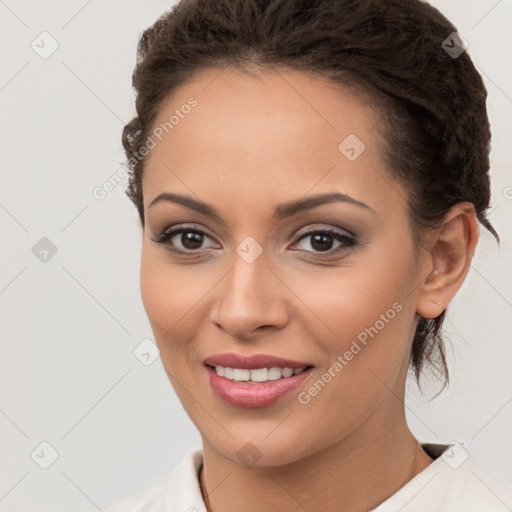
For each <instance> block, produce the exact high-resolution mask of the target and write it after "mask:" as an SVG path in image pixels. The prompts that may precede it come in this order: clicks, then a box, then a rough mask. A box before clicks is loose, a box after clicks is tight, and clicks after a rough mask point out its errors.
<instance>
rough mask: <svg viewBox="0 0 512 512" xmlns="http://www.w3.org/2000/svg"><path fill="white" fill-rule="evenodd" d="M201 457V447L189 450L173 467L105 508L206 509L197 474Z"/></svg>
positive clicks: (142, 511)
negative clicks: (148, 483) (143, 486)
mask: <svg viewBox="0 0 512 512" xmlns="http://www.w3.org/2000/svg"><path fill="white" fill-rule="evenodd" d="M202 461H203V453H202V450H193V451H190V452H188V453H187V454H186V455H185V456H184V457H183V458H182V459H181V461H180V462H179V463H178V465H177V466H176V467H175V468H174V469H173V470H172V471H170V472H168V473H166V474H165V475H164V476H162V477H161V478H160V479H158V480H157V481H156V482H154V483H153V484H151V485H150V486H147V487H146V488H145V489H143V490H141V491H139V492H137V493H134V494H132V495H130V496H128V497H127V498H125V499H123V500H122V501H118V502H116V503H114V504H111V505H110V506H108V507H107V508H106V509H105V512H162V511H164V510H165V511H166V512H175V511H178V510H179V511H180V512H206V509H205V508H204V502H203V499H202V496H201V489H200V487H199V482H198V478H197V474H198V471H199V467H200V465H201V464H202Z"/></svg>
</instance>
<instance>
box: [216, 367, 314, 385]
mask: <svg viewBox="0 0 512 512" xmlns="http://www.w3.org/2000/svg"><path fill="white" fill-rule="evenodd" d="M304 369H305V366H304V367H302V368H296V369H295V370H294V369H293V368H277V367H273V368H256V369H247V368H229V367H227V366H216V367H215V372H216V373H217V375H220V376H221V377H225V378H226V379H229V380H236V381H237V382H248V381H250V382H267V381H269V380H278V379H281V378H286V377H291V376H292V375H297V374H298V373H300V372H302V371H303V370H304Z"/></svg>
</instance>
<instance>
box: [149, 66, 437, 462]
mask: <svg viewBox="0 0 512 512" xmlns="http://www.w3.org/2000/svg"><path fill="white" fill-rule="evenodd" d="M379 119H380V118H379V114H378V113H377V112H376V111H374V110H373V109H372V108H371V106H369V105H368V104H366V103H363V102H360V101H359V100H358V99H357V98H355V97H354V96H353V95H351V94H350V93H349V92H348V90H347V89H346V88H344V87H342V86H339V85H336V84H333V83H330V82H327V81H325V80H322V79H320V78H318V77H313V76H312V75H307V74H304V73H301V72H298V71H293V70H285V69H281V70H280V72H279V74H278V73H266V74H265V75H261V76H259V77H258V78H254V77H251V76H247V75H243V74H240V73H236V72H233V71H228V70H224V71H223V72H220V69H210V70H206V71H203V72H201V73H200V74H198V75H196V77H195V78H194V80H193V81H191V82H189V83H187V84H186V85H185V86H183V87H182V88H180V89H178V90H177V91H176V92H175V93H174V94H173V95H172V96H171V97H170V98H169V99H168V101H167V102H166V103H165V105H164V106H163V108H162V109H161V111H160V114H159V117H158V119H157V120H156V123H155V125H154V126H155V129H154V131H153V135H152V136H151V137H152V140H153V141H152V142H149V141H148V147H149V154H148V158H147V163H146V170H145V177H144V183H143V193H144V208H145V229H144V238H143V248H142V262H141V275H140V278H141V293H142V300H143V303H144V307H145V310H146V312H147V315H148V317H149V321H150V323H151V327H152V329H153V333H154V336H155V340H156V343H157V345H158V347H159V349H160V353H161V358H162V363H163V365H164V367H165V370H166V372H167V373H168V375H169V378H170V380H171V382H172V384H173V386H174V389H175V391H176V393H177V394H178V396H179V398H180V400H181V402H182V404H183V406H184V408H185V409H186V411H187V413H188V415H189V416H190V418H191V420H192V421H193V422H194V424H195V425H196V426H197V428H198V430H199V431H200V433H201V435H202V438H203V440H204V442H205V443H207V445H208V446H209V447H211V448H212V449H213V450H214V451H215V452H216V453H217V454H220V455H221V456H224V457H226V458H228V459H230V460H232V461H234V462H242V461H247V460H248V459H247V458H246V456H249V458H252V460H253V461H255V462H258V464H263V465H284V464H286V463H290V462H293V461H296V460H300V459H303V458H304V457H306V456H308V455H312V454H314V453H317V452H320V451H321V450H323V449H326V448H331V447H334V446H335V445H336V446H343V445H344V441H346V442H347V443H346V446H348V445H350V447H351V450H352V451H353V450H357V446H358V443H359V444H360V445H362V444H363V443H368V442H379V443H382V441H383V436H385V435H386V429H387V430H389V428H390V425H392V422H393V421H397V420H401V419H402V418H403V403H402V401H401V400H400V397H401V396H403V391H404V383H405V378H406V372H407V366H408V360H409V353H410V349H411V343H412V338H413V335H414V331H415V325H416V323H415V322H416V318H415V314H416V302H417V298H418V293H419V292H418V285H419V283H420V282H421V281H422V279H424V278H425V274H428V272H429V270H430V267H429V263H428V261H427V258H422V259H418V258H417V256H416V254H415V250H414V242H413V239H412V237H411V230H410V220H409V216H408V210H407V205H406V200H405V197H406V192H405V190H404V189H403V188H402V187H401V186H400V185H399V184H398V183H397V182H396V181H394V180H393V179H392V178H391V177H390V175H389V174H388V173H387V172H386V170H385V167H384V162H383V156H382V150H381V148H380V147H379V145H378V136H377V123H378V122H379ZM165 123H167V125H165ZM160 139H161V140H160ZM363 144H364V146H363ZM162 193H169V194H175V195H176V196H181V197H183V198H185V197H186V198H189V199H188V200H187V201H188V205H189V206H185V205H184V204H180V203H179V202H175V201H170V200H165V199H160V200H159V201H157V202H155V203H154V204H153V205H151V203H152V202H153V201H154V200H155V198H157V196H159V195H160V194H162ZM333 193H336V194H339V196H338V197H337V198H336V197H334V198H331V200H325V201H322V200H321V199H319V200H318V201H313V202H310V200H312V199H313V198H316V197H317V196H323V195H326V194H333ZM303 201H304V202H305V203H304V205H303V207H297V208H292V207H290V205H293V204H294V203H296V202H298V203H302V202H303ZM194 205H202V206H201V207H200V208H195V207H193V206H194ZM206 205H208V207H206ZM283 205H288V207H286V208H285V207H284V206H283ZM213 210H214V211H215V212H216V214H217V215H218V216H215V215H212V214H211V213H212V211H213ZM177 229H182V230H183V231H184V232H178V233H176V234H173V235H172V236H171V237H169V238H168V239H167V242H166V243H158V242H156V241H155V240H154V238H155V237H156V236H157V235H159V234H161V233H164V232H170V231H172V230H177ZM326 232H327V233H326ZM171 249H172V250H171ZM173 251H179V252H173ZM226 353H232V354H237V355H240V356H252V355H256V354H265V355H270V356H274V357H280V358H285V359H290V360H293V361H295V362H297V363H299V364H298V365H297V366H312V367H313V368H311V369H309V370H307V371H306V372H305V374H304V375H302V376H300V374H298V376H297V377H289V378H288V380H287V379H286V378H285V379H282V380H272V381H270V382H267V383H266V384H265V383H261V384H257V383H255V382H242V383H237V382H235V381H231V380H229V379H227V378H226V377H223V376H217V377H215V376H214V373H215V371H214V370H212V369H209V367H207V366H206V365H205V359H207V358H211V357H212V356H216V355H222V354H226ZM302 363H304V364H302ZM226 366H228V365H227V364H226ZM231 366H235V363H232V364H231ZM256 366H257V367H262V366H263V367H273V366H276V367H280V365H279V364H278V363H275V362H274V364H272V361H270V362H269V363H268V364H259V365H256ZM282 366H286V365H284V364H283V365H281V367H282ZM236 367H237V368H240V366H236ZM242 368H243V367H242ZM249 369H250V368H249ZM274 373H275V370H274V371H273V373H272V375H273V376H274V377H275V376H276V375H274ZM215 375H216V374H215ZM236 375H237V376H238V377H239V376H241V377H242V378H246V377H247V375H251V373H250V372H236ZM252 375H254V378H255V379H257V378H258V376H260V377H261V376H262V375H263V377H262V378H265V372H264V371H263V373H261V372H259V373H258V372H256V373H254V374H252ZM238 377H237V378H238ZM292 381H293V382H292ZM278 382H279V384H277V383H278ZM212 383H213V386H212ZM216 383H217V385H218V386H217V385H216ZM219 383H220V384H219ZM283 383H284V384H283ZM290 383H291V384H290ZM292 384H293V385H292ZM281 385H284V386H285V387H284V389H286V390H287V391H286V392H285V393H284V394H281V395H278V394H277V393H276V389H277V388H278V387H279V386H281ZM249 386H256V387H257V388H258V390H257V391H254V393H252V390H256V387H255V388H249ZM219 389H220V391H219ZM248 394H249V395H250V396H249V397H248V396H247V395H248ZM269 396H270V398H268V397H269ZM265 397H267V398H265ZM384 427H386V429H384ZM247 443H251V444H247Z"/></svg>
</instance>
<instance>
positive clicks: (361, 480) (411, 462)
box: [200, 411, 433, 512]
mask: <svg viewBox="0 0 512 512" xmlns="http://www.w3.org/2000/svg"><path fill="white" fill-rule="evenodd" d="M394 414H396V411H395V412H394ZM391 417H393V416H391ZM394 418H395V421H392V420H391V421H390V417H387V418H386V417H383V421H381V422H380V423H377V424H376V423H375V422H373V423H370V422H367V424H365V425H363V426H360V427H358V429H357V433H355V432H354V433H351V434H350V435H349V436H346V437H345V438H343V440H341V441H340V442H339V443H337V444H335V445H333V446H329V447H328V448H326V449H324V450H322V451H320V452H317V453H314V454H313V455H309V456H307V457H305V458H302V459H300V460H297V461H295V462H293V463H291V464H287V465H286V466H272V467H259V466H255V467H245V466H242V465H240V464H237V463H234V462H232V461H231V460H229V459H227V458H225V457H223V456H221V455H220V454H219V453H218V452H216V451H215V450H213V449H211V447H210V446H209V445H208V444H207V443H205V442H204V441H203V467H202V471H201V478H200V482H201V487H202V492H203V499H204V501H205V504H206V506H207V510H208V512H224V511H228V510H244V511H247V512H253V511H254V512H256V511H261V510H279V511H281V512H292V511H296V510H297V509H301V508H302V509H304V510H317V509H318V503H319V502H320V501H321V503H322V508H323V509H324V510H336V511H339V512H364V511H368V510H370V509H373V508H375V507H377V506H378V505H379V504H380V503H382V502H383V501H385V500H386V499H387V498H389V497H390V496H392V495H393V494H394V493H395V492H397V491H398V490H399V489H400V488H401V487H403V486H404V485H405V484H406V483H407V482H408V481H409V480H411V479H412V478H414V477H415V476H416V475H417V474H419V473H420V472H421V471H423V470H424V469H425V468H427V467H428V466H429V465H430V464H431V463H432V462H433V459H432V458H431V457H430V456H428V455H427V454H426V453H425V452H424V450H423V449H422V448H421V446H420V445H419V443H418V441H417V440H416V439H415V438H414V436H413V435H412V433H411V432H410V430H409V428H408V427H407V423H406V420H405V416H401V417H400V418H399V421H397V420H396V416H394Z"/></svg>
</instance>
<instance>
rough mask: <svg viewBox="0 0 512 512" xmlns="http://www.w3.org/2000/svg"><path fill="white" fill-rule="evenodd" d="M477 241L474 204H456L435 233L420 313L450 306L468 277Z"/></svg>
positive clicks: (431, 313)
mask: <svg viewBox="0 0 512 512" xmlns="http://www.w3.org/2000/svg"><path fill="white" fill-rule="evenodd" d="M477 241H478V221H477V218H476V213H475V209H474V206H473V205H472V204H471V203H468V202H464V203H458V204H456V205H455V206H454V207H452V209H451V210H450V211H449V212H448V214H447V215H446V217H445V219H444V221H443V224H442V226H441V227H439V228H438V229H437V230H436V231H435V233H434V236H433V237H432V240H431V243H430V250H429V254H428V256H429V258H428V263H427V269H426V273H427V276H426V278H425V279H424V281H423V282H422V283H421V285H420V287H419V294H418V301H417V306H416V312H417V313H418V315H420V316H421V317H423V318H437V317H438V316H439V315H440V314H441V313H442V312H443V311H444V309H446V306H447V305H448V303H449V302H450V301H451V300H452V299H453V297H454V296H455V294H456V293H457V291H458V290H459V288H460V287H461V286H462V284H463V282H464V279H465V278H466V275H467V273H468V271H469V266H470V264H471V259H472V257H473V253H474V251H475V247H476V244H477Z"/></svg>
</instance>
